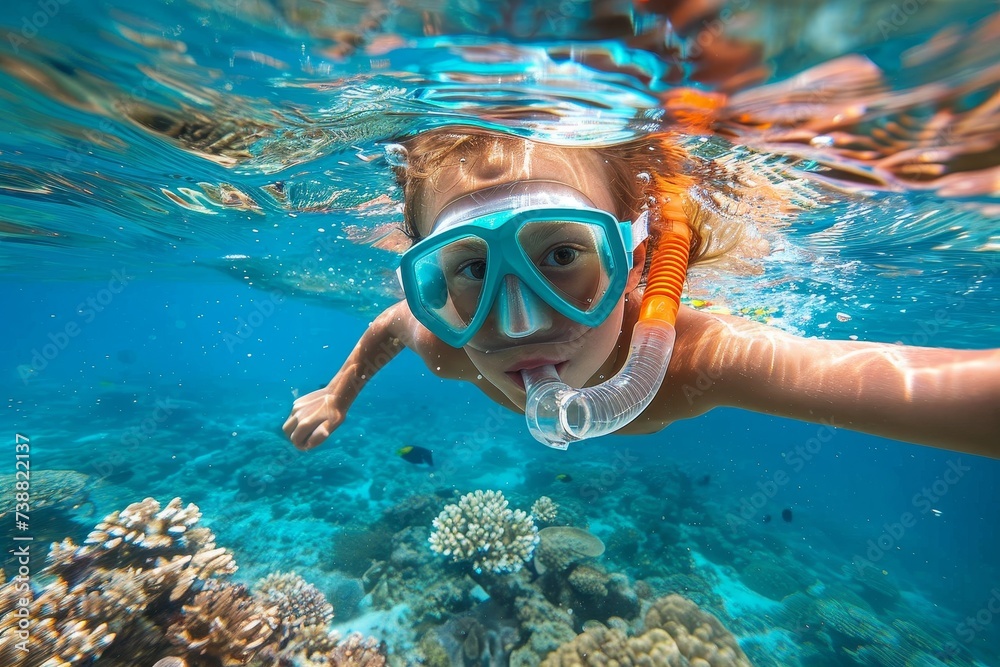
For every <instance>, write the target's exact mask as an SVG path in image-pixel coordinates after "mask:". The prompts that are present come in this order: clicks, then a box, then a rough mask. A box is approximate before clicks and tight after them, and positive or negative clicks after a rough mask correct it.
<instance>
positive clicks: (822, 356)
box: [284, 299, 1000, 458]
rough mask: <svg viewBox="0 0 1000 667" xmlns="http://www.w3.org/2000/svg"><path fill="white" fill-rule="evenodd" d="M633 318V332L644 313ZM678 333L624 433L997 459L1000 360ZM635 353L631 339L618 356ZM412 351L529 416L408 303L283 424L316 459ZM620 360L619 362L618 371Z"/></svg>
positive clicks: (732, 325)
mask: <svg viewBox="0 0 1000 667" xmlns="http://www.w3.org/2000/svg"><path fill="white" fill-rule="evenodd" d="M635 303H636V301H635V300H634V299H633V300H629V304H635ZM626 310H627V311H629V312H627V314H626V327H627V325H628V321H629V320H631V319H634V313H633V312H631V311H634V310H635V307H634V306H632V305H630V306H629V307H628V308H626ZM629 315H631V317H630V316H629ZM677 333H678V336H677V346H676V348H675V351H674V356H673V358H672V360H671V363H670V369H669V372H668V375H667V379H666V380H665V381H664V383H663V386H662V387H661V388H660V390H659V392H658V393H657V396H656V398H655V399H654V400H653V402H652V403H651V404H650V406H649V407H648V408H647V409H646V411H645V412H643V413H642V415H640V417H639V418H638V419H636V420H635V421H634V422H632V423H631V424H629V426H628V427H626V428H625V429H623V430H622V431H620V432H621V433H623V434H642V433H654V432H656V431H659V430H661V429H663V428H664V427H666V426H667V425H669V424H670V423H671V422H674V421H677V420H680V419H688V418H691V417H695V416H698V415H700V414H703V413H705V412H708V411H709V410H711V409H712V408H715V407H720V406H729V407H739V408H744V409H747V410H753V411H755V412H762V413H766V414H770V415H775V416H779V417H789V418H792V419H801V420H804V421H810V422H820V421H825V423H828V424H832V425H834V426H840V427H844V428H849V429H852V430H856V431H863V432H866V433H871V434H874V435H880V436H884V437H887V438H893V439H896V440H903V441H906V442H912V443H917V444H924V445H930V446H934V447H942V448H946V449H952V450H956V451H961V452H966V453H970V454H977V455H980V456H987V457H991V458H1000V410H997V405H998V397H1000V350H947V349H935V348H920V347H904V346H899V345H886V344H879V343H860V342H854V341H827V340H815V339H803V338H798V337H795V336H792V335H789V334H786V333H783V332H781V331H778V330H776V329H773V328H771V327H768V326H766V325H763V324H759V323H756V322H751V321H747V320H744V319H742V318H739V317H731V316H725V315H718V314H709V313H703V312H699V311H696V310H693V309H691V308H686V307H682V308H681V311H680V314H679V316H678V320H677ZM627 346H628V340H627V337H623V340H622V341H621V342H620V344H619V348H622V347H624V348H625V349H627ZM403 347H408V348H410V349H412V350H413V351H414V352H416V354H417V355H418V356H419V357H420V358H421V359H422V360H423V361H424V363H425V364H427V367H428V368H430V369H434V372H435V374H437V375H438V376H440V377H444V378H451V379H457V380H465V381H467V382H471V383H473V384H475V385H476V386H477V387H479V388H480V389H481V390H482V391H483V392H485V393H486V395H487V396H489V397H490V398H491V399H493V400H494V401H496V402H497V403H499V404H501V405H503V406H505V407H507V408H509V409H511V410H515V411H517V412H523V407H524V398H523V392H522V393H521V396H520V397H519V398H520V400H518V401H516V402H515V401H512V400H511V399H510V398H508V396H507V395H506V394H505V393H504V392H502V391H500V390H499V389H497V388H496V387H495V386H494V385H492V384H491V383H489V382H488V381H486V380H485V379H482V378H480V377H478V376H479V371H478V369H477V368H476V367H475V366H474V365H473V364H472V362H471V361H470V360H469V356H468V354H466V352H465V351H464V350H462V349H456V348H452V347H450V346H448V345H446V344H444V343H442V342H441V341H440V340H438V339H437V338H436V337H434V335H433V334H431V333H430V332H429V331H427V329H425V328H424V327H423V326H422V325H421V324H420V323H419V322H417V321H416V320H415V319H413V316H412V315H411V314H410V312H409V309H408V308H407V306H406V303H405V302H400V303H398V304H396V305H395V306H392V307H391V308H389V309H388V310H386V311H385V312H384V313H383V314H382V315H380V316H379V318H378V319H376V320H375V322H373V323H372V325H371V326H370V327H369V328H368V330H367V331H366V332H365V334H364V335H363V336H362V338H361V340H360V341H359V342H358V345H357V346H356V347H355V348H354V351H353V352H352V353H351V355H350V356H349V357H348V359H347V361H346V362H345V364H344V366H343V367H342V368H341V369H340V371H339V372H338V373H337V375H336V376H334V378H333V379H332V380H331V381H330V384H329V385H327V387H325V388H324V389H320V390H318V391H315V392H313V393H311V394H308V395H306V396H302V397H301V398H299V399H298V400H297V401H295V405H294V407H293V409H292V414H291V416H289V418H288V421H286V422H285V425H284V430H285V433H287V434H288V436H289V438H290V439H291V440H292V442H293V443H294V444H295V446H296V447H299V448H300V449H311V448H313V447H316V446H317V445H319V444H321V443H322V442H323V441H324V440H325V439H326V438H327V437H329V435H330V434H331V433H332V432H333V431H334V430H336V428H337V427H338V426H340V424H342V423H343V421H344V417H345V416H346V414H347V411H348V409H349V408H350V406H351V404H352V403H353V402H354V400H355V398H357V396H358V393H359V392H360V391H361V389H362V388H363V387H364V385H365V384H366V383H367V382H368V381H369V380H370V379H371V377H372V375H373V374H374V372H377V370H378V369H379V368H381V367H382V366H384V365H385V364H386V363H388V362H389V361H390V360H391V359H392V357H394V356H395V355H396V354H397V353H398V352H399V351H400V350H402V348H403ZM618 352H620V349H619V350H618V351H616V354H615V355H612V357H613V358H614V359H615V361H616V362H619V363H617V365H618V366H620V365H621V363H623V362H624V355H623V354H618ZM614 370H617V368H615V369H614Z"/></svg>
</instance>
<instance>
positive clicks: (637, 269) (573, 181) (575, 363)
mask: <svg viewBox="0 0 1000 667" xmlns="http://www.w3.org/2000/svg"><path fill="white" fill-rule="evenodd" d="M519 143H520V145H518V144H519ZM463 149H464V147H460V148H459V149H458V150H457V151H456V154H454V155H452V154H449V155H448V157H447V158H446V162H445V163H443V164H441V165H440V166H439V168H438V169H437V170H436V171H435V172H434V173H433V174H432V175H431V176H430V177H429V178H427V180H426V181H424V183H423V184H422V187H420V188H419V189H418V191H417V194H416V196H415V197H414V201H412V202H409V203H408V205H410V206H414V207H415V209H414V219H415V222H416V226H417V231H418V233H419V234H420V236H421V238H422V237H425V236H427V235H428V234H430V232H431V231H432V229H431V227H432V225H433V222H434V220H435V219H436V218H437V217H438V214H439V213H440V212H441V210H442V209H443V208H444V207H445V206H446V205H447V204H449V203H450V202H452V201H453V200H455V199H456V198H458V197H460V196H462V195H465V194H468V193H469V192H474V191H478V190H482V189H484V188H488V187H491V186H494V185H500V184H503V183H509V182H512V181H523V180H549V181H557V182H560V183H564V184H566V185H568V186H570V187H572V188H575V189H576V190H578V191H580V192H582V193H583V194H585V195H587V197H589V198H590V200H591V201H593V202H594V205H595V206H596V207H598V208H600V209H603V210H606V211H610V212H617V210H618V206H617V205H616V202H615V200H614V197H613V196H612V193H611V189H610V184H609V183H608V180H609V173H610V171H609V170H608V169H607V168H606V166H605V165H604V164H603V160H602V158H601V157H600V156H599V155H597V154H596V153H595V152H593V151H587V150H584V149H579V148H577V149H568V148H559V147H553V146H544V145H540V144H535V143H531V142H528V141H524V140H511V139H505V140H503V141H498V142H494V143H493V144H492V145H491V146H489V147H488V148H487V149H485V150H481V151H479V152H476V153H472V152H471V151H468V150H463ZM643 247H644V246H640V248H643ZM643 260H644V253H643V251H642V250H638V251H637V252H636V254H635V258H634V263H633V269H632V272H631V274H630V275H629V281H628V284H627V286H626V290H625V294H629V293H630V292H631V291H632V290H634V289H635V287H636V286H637V285H638V283H639V280H640V278H641V275H642V266H643ZM497 302H499V299H497ZM541 307H543V308H545V309H546V310H547V313H546V314H547V316H548V318H547V320H548V321H550V322H551V325H550V326H545V327H543V328H541V329H539V330H538V331H535V332H533V333H531V334H530V335H528V336H526V337H518V338H512V337H510V336H509V335H507V334H506V333H505V332H504V330H503V328H502V327H500V326H498V324H497V322H498V321H499V320H498V318H497V316H496V314H497V313H496V311H497V308H498V306H497V304H496V303H494V305H493V311H492V312H491V314H490V317H489V318H488V319H487V320H486V322H485V324H484V325H483V327H482V328H481V329H480V330H479V331H478V332H477V333H476V335H475V336H474V337H473V339H472V340H471V341H470V342H469V344H468V345H466V346H465V351H466V353H467V354H468V355H469V359H471V360H472V363H473V364H475V366H476V368H478V369H479V372H480V373H482V375H483V377H484V378H486V379H487V380H488V381H489V382H491V383H492V384H493V385H495V386H496V387H497V388H498V389H500V390H501V391H502V392H503V393H504V394H505V395H506V396H507V397H508V398H509V399H510V400H511V401H513V402H514V403H515V404H517V405H518V406H520V407H522V408H523V407H524V402H525V393H524V383H523V381H522V379H521V373H520V371H521V369H525V368H536V367H538V366H543V365H547V364H552V365H554V366H555V367H556V369H557V370H558V371H559V375H560V377H561V378H562V380H563V381H564V382H566V383H567V384H569V385H570V386H574V387H583V386H586V385H588V384H593V383H596V382H600V381H602V380H603V379H605V378H606V377H609V376H610V375H611V374H612V373H613V372H614V370H616V369H615V362H616V359H617V354H616V353H617V351H618V350H619V339H620V337H621V333H622V320H623V317H624V312H625V298H624V297H623V298H622V299H620V300H619V302H618V304H617V305H616V306H615V308H614V310H613V311H612V312H611V314H610V315H609V316H608V318H607V319H606V320H605V321H604V322H603V323H602V324H601V325H599V326H597V327H594V328H589V327H585V326H583V325H580V324H578V323H576V322H572V321H569V320H567V319H566V318H565V317H564V316H562V315H560V314H559V313H558V312H556V311H555V310H553V309H551V308H550V307H549V306H548V305H544V304H542V305H541Z"/></svg>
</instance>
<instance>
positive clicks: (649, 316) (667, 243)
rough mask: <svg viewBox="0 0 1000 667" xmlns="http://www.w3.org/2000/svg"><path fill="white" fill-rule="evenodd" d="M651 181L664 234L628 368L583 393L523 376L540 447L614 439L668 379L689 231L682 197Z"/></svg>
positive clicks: (552, 373)
mask: <svg viewBox="0 0 1000 667" xmlns="http://www.w3.org/2000/svg"><path fill="white" fill-rule="evenodd" d="M655 179H656V180H655V183H656V186H657V190H658V199H659V205H660V210H659V213H660V224H661V226H662V229H661V232H660V236H659V240H658V242H657V244H656V248H655V249H654V253H655V254H654V255H653V256H652V258H651V261H650V267H649V274H648V275H647V277H646V289H645V291H644V292H643V297H642V304H641V306H640V313H639V319H638V321H637V322H636V324H635V327H634V328H633V330H632V341H631V345H630V349H629V356H628V360H627V361H626V362H625V365H624V366H622V369H621V370H620V371H619V372H618V374H617V375H615V376H614V377H613V378H610V379H609V380H607V381H605V382H603V383H601V384H599V385H597V386H595V387H587V388H584V389H574V388H572V387H570V386H568V385H567V384H565V383H564V382H562V381H561V380H560V379H559V374H558V373H557V372H556V370H555V368H554V367H553V366H545V367H543V368H536V369H531V370H526V371H522V377H523V378H524V386H525V391H526V392H527V401H526V403H525V408H524V416H525V419H526V420H527V422H528V430H529V431H531V435H532V436H533V437H534V438H535V439H536V440H538V441H539V442H541V443H542V444H544V445H548V446H549V447H554V448H556V449H566V448H567V447H568V446H569V443H570V442H574V441H576V440H583V439H585V438H594V437H598V436H601V435H606V434H608V433H613V432H615V431H617V430H618V429H620V428H622V427H623V426H625V425H626V424H628V423H629V422H631V421H632V420H633V419H635V418H636V417H638V416H639V415H640V414H642V412H643V410H645V409H646V407H647V406H648V405H649V404H650V402H652V400H653V398H654V397H655V396H656V393H657V391H658V390H659V388H660V385H661V384H662V383H663V378H664V377H665V376H666V374H667V367H668V366H669V365H670V357H671V355H672V354H673V350H674V339H675V337H676V333H675V331H674V324H675V323H676V322H677V311H678V310H679V308H680V300H681V290H682V288H683V287H684V280H685V277H686V276H687V269H688V261H689V259H690V253H691V228H690V226H689V225H688V218H687V215H686V214H685V213H684V208H683V204H682V197H681V189H680V188H679V187H678V186H677V185H676V184H674V183H671V182H670V181H668V180H667V179H666V178H664V177H662V176H656V177H655Z"/></svg>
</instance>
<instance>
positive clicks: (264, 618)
mask: <svg viewBox="0 0 1000 667" xmlns="http://www.w3.org/2000/svg"><path fill="white" fill-rule="evenodd" d="M277 627H278V618H277V608H276V607H269V608H265V607H264V605H263V604H262V603H261V601H260V600H257V599H255V598H253V597H251V596H250V595H249V593H247V590H246V588H244V587H243V586H241V585H238V584H229V583H217V582H208V584H207V585H206V586H205V588H204V590H202V591H200V592H199V593H198V594H197V595H195V596H194V600H193V601H192V602H191V604H186V605H184V607H183V615H182V616H181V617H180V618H179V619H178V620H177V621H176V622H174V623H173V624H171V625H170V627H169V628H168V629H167V636H168V637H169V638H170V640H171V641H172V642H173V643H175V644H177V645H178V646H180V647H182V648H183V649H185V650H187V651H188V653H193V654H204V655H211V656H214V657H216V658H217V659H218V660H219V661H221V663H222V664H223V665H243V664H246V662H247V660H248V659H249V658H251V657H252V656H253V655H254V654H255V653H256V652H257V650H258V649H260V648H261V647H262V646H264V645H265V644H267V642H268V641H269V640H270V639H271V637H272V635H274V633H275V630H276V629H277Z"/></svg>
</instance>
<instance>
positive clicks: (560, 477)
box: [556, 472, 573, 484]
mask: <svg viewBox="0 0 1000 667" xmlns="http://www.w3.org/2000/svg"><path fill="white" fill-rule="evenodd" d="M556 481H557V482H562V483H563V484H569V483H570V482H572V481H573V477H572V476H570V475H567V474H566V473H564V472H561V473H559V474H558V475H556Z"/></svg>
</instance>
